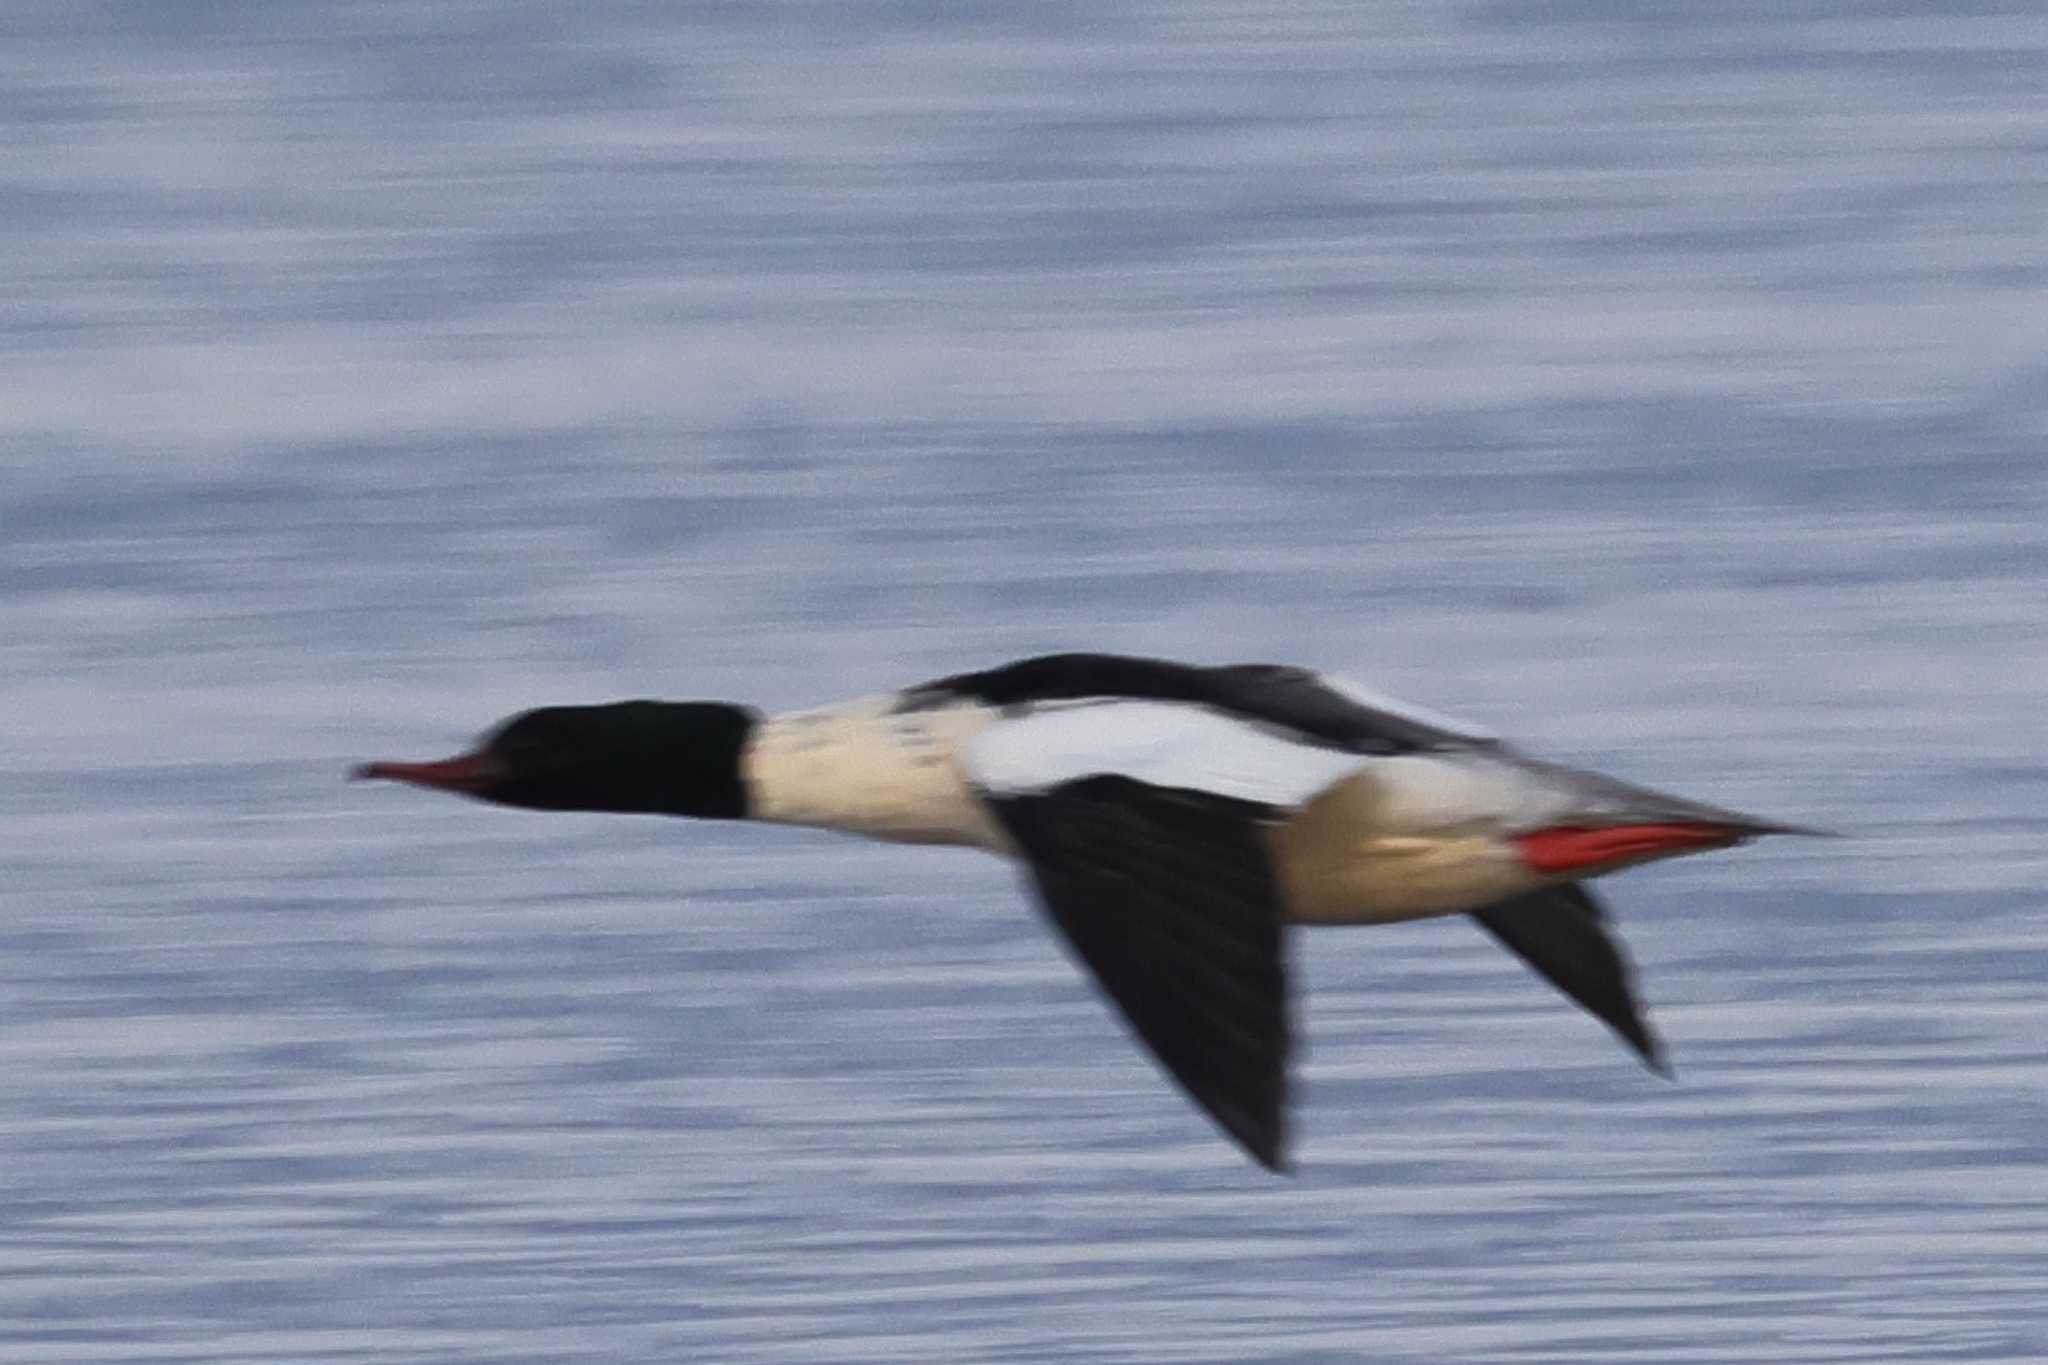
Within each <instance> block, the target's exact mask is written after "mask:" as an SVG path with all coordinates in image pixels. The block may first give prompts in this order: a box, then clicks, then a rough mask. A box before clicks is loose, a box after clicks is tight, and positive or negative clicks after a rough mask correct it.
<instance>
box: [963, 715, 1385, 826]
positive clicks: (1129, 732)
mask: <svg viewBox="0 0 2048 1365" xmlns="http://www.w3.org/2000/svg"><path fill="white" fill-rule="evenodd" d="M960 759H961V763H962V765H963V766H964V767H965V768H966V769H967V771H968V774H969V775H970V776H971V777H973V778H974V780H975V781H976V782H977V783H979V784H980V785H981V786H982V787H984V788H985V789H987V790H988V791H990V792H993V793H996V794H998V795H1002V794H1011V793H1025V792H1036V791H1044V790H1046V789H1047V788H1050V787H1056V786H1058V785H1060V784H1061V783H1063V782H1071V781H1074V780H1075V779H1077V778H1083V777H1096V776H1101V775H1105V774H1119V775H1121V776H1124V777H1130V778H1135V779H1136V780H1138V781H1140V782H1149V783H1151V784H1153V785H1154V786H1160V787H1191V788H1194V789H1196V790H1198V791H1206V792H1214V793H1216V794H1217V795H1219V796H1230V797H1236V798H1238V799H1240V800H1245V801H1261V802H1264V803H1266V804H1268V805H1273V806H1296V805H1299V804H1301V803H1302V802H1303V801H1306V800H1308V799H1309V798H1310V797H1311V796H1314V795H1315V794H1316V793H1317V792H1319V791H1321V790H1323V789H1324V788H1325V787H1327V786H1329V785H1330V784H1331V783H1333V782H1336V781H1337V780H1339V779H1340V778H1343V777H1346V776H1349V775H1350V774H1351V773H1354V772H1356V771H1358V769H1359V768H1360V767H1361V766H1362V765H1363V764H1364V763H1365V760H1364V759H1363V758H1361V757H1360V756H1359V755H1357V754H1350V753H1343V752H1340V751H1339V750H1336V749H1324V748H1320V747H1318V746H1316V745H1312V744H1300V743H1296V742H1294V741H1292V740H1289V739H1285V738H1282V737H1281V736H1280V735H1278V734H1276V733H1274V732H1272V731H1270V730H1263V729H1260V728H1259V727H1257V726H1255V725H1250V724H1247V723H1245V722H1244V721H1241V720H1235V719H1233V718H1231V717H1229V716H1226V715H1223V714H1221V713H1220V712H1216V711H1212V710H1209V709H1207V708H1206V707H1200V706H1188V705H1181V704H1178V703H1174V702H1163V701H1136V700H1119V699H1107V698H1106V699H1103V700H1100V701H1089V702H1085V703H1081V704H1068V705H1054V706H1042V707H1038V708H1035V709H1033V710H1032V711H1031V712H1029V713H1028V714H1026V715H1023V716H1019V717H1017V718H1015V719H1002V720H998V721H996V722H994V723H993V724H991V725H990V726H989V727H988V728H987V729H985V730H983V731H982V732H981V733H980V734H978V735H975V736H974V737H973V738H972V739H970V740H968V741H967V742H966V743H965V744H964V745H963V746H962V748H961V753H960Z"/></svg>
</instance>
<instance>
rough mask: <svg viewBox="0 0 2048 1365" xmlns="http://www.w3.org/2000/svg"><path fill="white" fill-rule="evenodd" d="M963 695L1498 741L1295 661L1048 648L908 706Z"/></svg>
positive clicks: (1405, 748) (1374, 745)
mask: <svg viewBox="0 0 2048 1365" xmlns="http://www.w3.org/2000/svg"><path fill="white" fill-rule="evenodd" d="M957 697H967V698H972V699H973V700H975V701H979V702H982V703H984V704H986V705H989V706H998V707H1025V706H1029V705H1030V704H1031V703H1033V702H1041V701H1072V700H1077V699H1080V698H1084V697H1131V698H1142V699H1144V700H1147V701H1176V702H1186V703H1188V704H1190V705H1196V706H1208V707H1213V708H1214V709H1216V710H1219V711H1225V712H1228V713H1230V714H1231V715H1235V716H1242V717H1244V718H1245V719H1247V720H1252V721H1257V722H1259V723H1261V724H1264V725H1270V726H1274V727H1276V728H1278V729H1281V730H1287V731H1292V732H1293V733H1294V734H1296V735H1298V736H1300V737H1301V738H1302V739H1304V740H1308V741H1311V742H1315V743H1320V744H1326V745H1330V746H1332V747H1335V748H1338V749H1343V750H1346V751H1348V752H1351V753H1357V754H1403V753H1412V752H1414V751H1416V750H1419V749H1439V748H1446V747H1460V746H1470V745H1472V744H1475V743H1487V742H1490V741H1488V739H1487V738H1486V737H1485V736H1483V735H1474V734H1468V733H1465V732H1462V731H1458V730H1453V729H1447V728H1445V727H1444V726H1441V725H1436V724H1432V723H1430V722H1429V721H1427V720H1424V719H1422V718H1419V717H1416V716H1411V715H1404V714H1402V713H1401V712H1399V711H1394V710H1388V709H1386V708H1383V707H1378V706H1371V705H1368V704H1366V703H1365V702H1363V701H1360V700H1359V699H1358V698H1356V697H1353V696H1350V695H1347V694H1346V693H1345V692H1343V691H1340V690H1338V688H1336V687H1334V686H1332V685H1331V684H1330V682H1329V681H1328V680H1326V679H1324V678H1323V677H1322V675H1320V674H1318V673H1316V672H1315V671H1314V670H1312V669H1307V668H1297V667H1293V666H1291V665H1286V664H1230V665H1227V666H1225V667H1221V668H1208V667H1203V666H1199V665H1196V664H1184V663H1176V662H1174V661H1173V660H1171V659H1144V658H1137V657H1133V656H1131V655H1125V654H1046V655H1042V656H1041V657H1039V658H1035V659H1023V660H1020V661H1018V662H1016V663H1012V664H1005V665H1003V666H1002V667H1001V668H992V669H989V670H987V671H986V672H981V673H956V674H954V675H953V676H952V677H949V678H939V679H936V680H934V681H932V682H928V683H924V684H921V685H919V686H917V687H913V688H910V689H908V690H907V691H906V692H905V693H904V702H903V704H904V705H905V706H906V707H917V706H922V705H929V704H931V703H933V702H935V701H938V700H941V699H950V698H957Z"/></svg>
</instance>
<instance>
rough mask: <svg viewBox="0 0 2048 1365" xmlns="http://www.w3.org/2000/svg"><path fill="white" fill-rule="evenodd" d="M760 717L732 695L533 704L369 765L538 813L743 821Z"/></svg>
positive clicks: (371, 770)
mask: <svg viewBox="0 0 2048 1365" xmlns="http://www.w3.org/2000/svg"><path fill="white" fill-rule="evenodd" d="M756 719H757V717H756V716H755V713H754V712H752V711H749V710H747V709H746V708H745V707H742V706H732V705H728V704H727V703H725V702H698V701H693V702H667V701H622V702H613V703H611V704H609V705H605V706H548V707H543V708H541V709H540V710H538V711H525V712H522V713H520V714H519V715H516V716H513V717H512V718H511V719H510V720H507V721H505V722H504V723H503V724H502V725H500V726H498V728H497V729H495V730H493V731H492V732H491V733H490V734H488V735H486V736H485V737H484V739H483V740H482V742H481V743H479V744H478V745H477V747H476V748H475V749H473V750H471V751H470V752H469V753H466V754H458V755H456V756H455V757H454V758H444V759H440V760H438V761H435V762H431V763H395V762H378V763H365V764H364V765H362V766H361V767H359V768H357V769H356V770H355V772H354V774H353V776H355V777H359V778H388V779H391V780H394V781H398V782H410V783H412V784H414V785H415V786H421V787H432V788H435V789H437V790H440V791H451V792H458V793H460V794H462V795H464V796H473V797H476V798H477V799H478V800H482V801H494V802H497V803H498V804H499V805H504V806H524V807H526V808H528V809H530V810H586V811H610V812H620V813H629V814H631V813H639V814H651V815H694V816H699V817H702V818H706V819H738V818H740V817H742V816H744V815H746V813H747V796H746V785H745V783H744V781H743V780H742V777H741V774H740V755H741V752H742V751H743V750H744V749H745V747H746V742H747V737H748V735H749V734H751V733H752V731H753V728H754V724H755V721H756Z"/></svg>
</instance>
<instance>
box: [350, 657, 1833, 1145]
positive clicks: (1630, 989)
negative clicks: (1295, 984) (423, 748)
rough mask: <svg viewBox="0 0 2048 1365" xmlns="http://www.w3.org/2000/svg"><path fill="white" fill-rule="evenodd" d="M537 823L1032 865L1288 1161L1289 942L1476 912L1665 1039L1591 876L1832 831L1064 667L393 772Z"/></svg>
mask: <svg viewBox="0 0 2048 1365" xmlns="http://www.w3.org/2000/svg"><path fill="white" fill-rule="evenodd" d="M355 775H356V776H358V777H366V778H392V779H396V780H398V781H402V782H411V783H415V784H418V785H420V786H424V787H432V788H437V789H440V790H443V791H452V792H459V793H461V794H463V795H466V796H473V797H476V798H479V799H481V800H485V801H493V802H497V803H499V804H502V805H508V806H523V807H528V808H531V809H535V810H578V811H615V812H622V813H645V814H656V815H685V816H696V817H699V818H704V819H752V820H765V821H775V822H781V823H787V824H797V825H811V826H818V827H823V828H828V829H837V830H844V831H847V832H850V833H855V834H861V835H866V836H869V837H872V838H877V839H885V840H891V841H896V842H903V843H932V844H955V845H965V846H969V847H974V848H981V849H987V850H989V851H991V852H995V853H999V854H1003V855H1006V856H1010V857H1013V858H1018V859H1021V860H1022V861H1023V863H1024V864H1025V866H1026V867H1027V868H1028V870H1029V873H1030V877H1031V880H1032V882H1033V884H1034V885H1035V886H1036V888H1037V892H1038V897H1039V900H1040V901H1041V902H1042V903H1043V905H1044V907H1045V909H1046V911H1047V912H1048V914H1049V915H1050V916H1051V919H1052V921H1053V923H1054V924H1055V925H1057V926H1058V928H1059V930H1060V932H1061V933H1062V934H1063V935H1065V937H1066V940H1067V942H1068V944H1069V945H1070V946H1071V947H1072V949H1073V951H1074V952H1075V954H1076V955H1077V956H1078V957H1079V958H1080V960H1081V962H1082V963H1084V964H1085V965H1086V967H1087V968H1088V969H1089V970H1090V971H1091V972H1092V973H1093V974H1094V976H1095V979H1096V982H1097V983H1098V984H1099V985H1100V986H1101V988H1102V990H1103V991H1104V993H1105V994H1107V995H1108V997H1109V998H1110V1000H1112V1001H1113V1002H1114V1003H1115V1004H1116V1006H1117V1008H1118V1009H1120V1010H1121V1011H1122V1012H1123V1014H1124V1017H1125V1018H1126V1020H1127V1021H1128V1022H1129V1024H1130V1026H1131V1028H1132V1029H1133V1030H1134V1031H1135V1032H1136V1034H1137V1036H1138V1038H1139V1039H1140V1040H1141V1041H1142V1042H1143V1043H1144V1044H1145V1046H1146V1047H1147V1048H1149V1049H1150V1050H1151V1051H1152V1053H1153V1055H1154V1056H1155V1057H1156V1058H1157V1059H1158V1060H1159V1062H1160V1063H1161V1065H1163V1066H1164V1067H1165V1069H1166V1070H1167V1071H1168V1072H1169V1073H1170V1074H1171V1075H1172V1076H1173V1078H1174V1079H1175V1080H1176V1081H1178V1082H1179V1083H1180V1085H1181V1086H1182V1087H1184V1088H1185V1090H1186V1091H1187V1093H1188V1095H1189V1096H1190V1097H1191V1098H1192V1099H1193V1100H1194V1101H1195V1103H1196V1104H1198V1105H1200V1106H1201V1107H1202V1108H1203V1109H1204V1110H1206V1111H1207V1112H1208V1113H1209V1115H1210V1116H1211V1117H1212V1118H1213V1119H1214V1120H1215V1121H1216V1123H1217V1124H1218V1125H1219V1126H1220V1127H1221V1128H1222V1129H1223V1130H1224V1131H1225V1132H1226V1133H1228V1134H1229V1135H1230V1137H1231V1138H1233V1139H1234V1140H1235V1141H1236V1142H1238V1143H1239V1144H1240V1145H1241V1146H1242V1147H1243V1148H1244V1149H1245V1150H1246V1151H1247V1152H1248V1153H1249V1154H1250V1155H1251V1156H1252V1157H1253V1158H1254V1159H1256V1160H1257V1161H1259V1162H1260V1163H1261V1164H1262V1165H1264V1166H1266V1167H1267V1168H1269V1169H1272V1170H1282V1169H1285V1166H1286V1162H1287V1102H1286V1101H1287V1059H1288V1053H1289V1049H1290V1044H1291V1037H1292V1033H1291V1027H1290V1022H1289V1008H1288V965H1287V929H1286V926H1287V925H1288V923H1289V922H1297V923H1305V924H1378V923H1386V922H1390V921H1395V920H1405V919H1415V918H1420V917H1423V916H1429V915H1449V914H1459V913H1465V914H1470V915H1472V916H1473V917H1474V918H1475V919H1477V920H1478V921H1479V923H1480V924H1482V925H1484V926H1485V927H1486V929H1487V930H1489V931H1490V932H1491V933H1492V934H1493V935H1494V936H1495V937H1496V938H1498V939H1499V940H1500V941H1501V942H1502V943H1503V944H1505V945H1506V946H1507V947H1508V948H1509V949H1511V950H1512V951H1513V952H1515V953H1516V954H1518V955H1519V956H1520V957H1521V958H1522V959H1523V960H1524V961H1525V962H1527V963H1528V964H1529V965H1530V966H1531V967H1532V968H1534V969H1535V970H1536V971H1537V972H1539V973H1540V974H1542V975H1543V976H1544V977H1546V978H1548V979H1549V980H1550V981H1551V982H1552V983H1553V984H1555V985H1556V986H1557V987H1558V988H1559V989H1561V990H1563V991H1564V993H1565V994H1566V995H1568V996H1570V997H1571V998H1572V999H1573V1000H1575V1001H1577V1002H1578V1003H1579V1004H1580V1005H1581V1006H1583V1007H1584V1008H1585V1009H1587V1010H1588V1011H1590V1012H1591V1013H1592V1014H1594V1015H1595V1016H1597V1017H1598V1018H1599V1019H1601V1020H1603V1021H1604V1022H1605V1023H1607V1024H1608V1025H1609V1026H1610V1027H1611V1028H1613V1029H1614V1031H1615V1032H1616V1033H1618V1034H1619V1035H1620V1036H1621V1037H1622V1038H1623V1039H1625V1040H1626V1041H1627V1042H1628V1043H1629V1044H1630V1045H1631V1046H1632V1047H1633V1048H1634V1049H1635V1050H1636V1051H1637V1052H1638V1053H1639V1054H1640V1055H1641V1056H1642V1058H1643V1060H1644V1061H1645V1062H1646V1063H1647V1064H1648V1065H1650V1066H1651V1067H1653V1068H1655V1069H1657V1070H1659V1071H1664V1070H1665V1069H1666V1068H1665V1064H1664V1053H1663V1049H1662V1046H1661V1045H1660V1043H1659V1042H1658V1039H1657V1037H1656V1035H1655V1034H1654V1033H1653V1032H1652V1031H1651V1028H1650V1025H1649V1023H1648V1022H1647V1020H1646V1019H1645V1017H1644V1013H1643V1008H1642V1005H1641V1003H1640V1001H1639V1000H1638V998H1637V995H1636V991H1635V984H1634V971H1633V968H1632V967H1631V965H1630V963H1629V961H1628V958H1627V956H1626V954H1625V953H1624V952H1623V950H1622V947H1621V945H1620V943H1619V942H1618V941H1617V940H1616V938H1615V937H1614V935H1613V933H1612V931H1611V929H1610V926H1609V924H1608V921H1607V916H1606V914H1605V913H1604V912H1603V910H1602V909H1601V907H1600V904H1599V902H1598V901H1596V900H1594V899H1593V896H1592V894H1591V893H1590V892H1589V891H1588V890H1587V889H1586V887H1585V886H1584V884H1583V883H1584V882H1585V881H1586V880H1588V879H1590V878H1593V877H1598V876H1604V875H1606V874H1607V873H1610V872H1614V871H1617V870H1619V869H1621V868H1624V867H1630V866H1633V865H1635V864H1637V863H1643V862H1648V861H1651V860H1653V859H1658V858H1669V857H1674V856H1676V855H1678V854H1683V853H1697V852H1701V851H1704V850H1707V849H1715V848H1725V847H1728V846H1730V845H1733V844H1739V843H1742V842H1743V841H1745V840H1747V839H1749V838H1751V837H1753V836H1756V835H1761V834H1800V833H1812V832H1814V831H1809V830H1805V829H1801V828H1799V827H1797V826H1792V825H1785V824H1780V823H1778V822H1776V821H1771V820H1764V819H1759V818H1757V817H1756V816H1753V815H1744V814H1742V813H1740V812H1738V811H1733V810H1727V809H1724V808H1722V807H1719V806H1710V805H1704V804H1702V803H1700V802H1697V801H1688V800H1685V799H1683V798H1681V797H1676V796H1669V795H1666V794H1664V793H1662V792H1657V791H1652V790H1649V789H1648V788H1645V787H1638V786H1635V785H1633V784H1631V783H1627V782H1622V781H1618V780H1616V779H1614V778H1611V777H1604V776H1601V775H1600V774H1598V773H1592V772H1586V771H1582V770H1579V769H1575V768H1568V767H1564V766H1562V765H1560V764H1555V763H1547V762H1543V761H1541V760H1538V759H1534V758H1530V757H1527V756H1525V755H1523V754H1521V753H1519V752H1517V751H1516V750H1514V749H1512V748H1510V747H1509V746H1508V745H1506V744H1505V743H1503V742H1502V741H1501V740H1499V739H1498V738H1496V737H1494V736H1493V735H1491V734H1489V733H1487V732H1485V731H1483V730H1480V729H1475V728H1473V727H1471V726H1467V725H1463V724H1461V723H1459V722H1456V721H1453V720H1450V719H1448V718H1446V717H1443V716H1439V715H1435V714H1432V713H1430V712H1427V711H1424V710H1422V709H1420V708H1417V707H1413V706H1408V705H1405V704H1403V703H1400V702H1397V701H1394V700H1392V699H1391V698H1387V697H1383V696H1380V695H1378V694H1376V693H1373V692H1371V691H1369V690H1367V689H1364V688H1361V687H1359V686H1357V685H1356V684H1353V683H1350V682H1347V681H1345V680H1342V679H1339V678H1334V677H1330V676H1326V675H1324V674H1320V673H1317V672H1314V671H1312V670H1310V669H1306V668H1296V667H1287V666H1281V665H1272V664H1239V665H1231V666H1225V667H1206V666H1199V665H1193V664H1185V663H1176V662H1171V661H1168V660H1164V659H1146V658H1134V657H1128V656H1123V655H1113V654H1054V655H1047V656H1044V657H1041V658H1034V659H1025V660H1022V661H1020V662H1016V663H1011V664H1006V665H1004V666H1002V667H1000V668H994V669H990V670H987V671H985V672H978V673H961V674H956V675H954V676H952V677H946V678H939V679H936V680H935V681H932V682H927V683H921V684H919V685H917V686H915V687H910V688H906V689H904V690H903V691H901V692H896V693H891V694H887V695H883V696H879V697H871V698H865V699H862V700H858V701H854V702H849V703H846V704H843V705H838V706H830V707H825V708H821V709H818V710H810V711H799V712H794V713H789V714H784V715H775V716H763V715H761V714H760V713H759V712H756V711H754V710H751V709H749V708H747V707H743V706H735V705H731V704H728V703H724V702H701V701H693V702H662V701H625V702H614V703H611V704H609V705H602V706H555V707H547V708H544V709H541V710H537V711H527V712H524V713H522V714H520V715H517V716H514V717H512V718H511V719H509V720H507V721H505V722H503V723H502V724H501V725H500V726H499V727H498V728H497V729H495V730H494V731H492V732H491V733H490V734H489V735H488V736H486V738H485V739H484V740H483V741H482V742H481V743H480V744H479V746H478V747H477V748H476V749H475V750H474V751H472V752H469V753H465V754H461V755H459V756H457V757H454V758H448V759H443V760H440V761H439V762H432V763H396V762H381V763H370V764H366V765H364V766H362V767H360V768H358V769H357V770H356V774H355Z"/></svg>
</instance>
